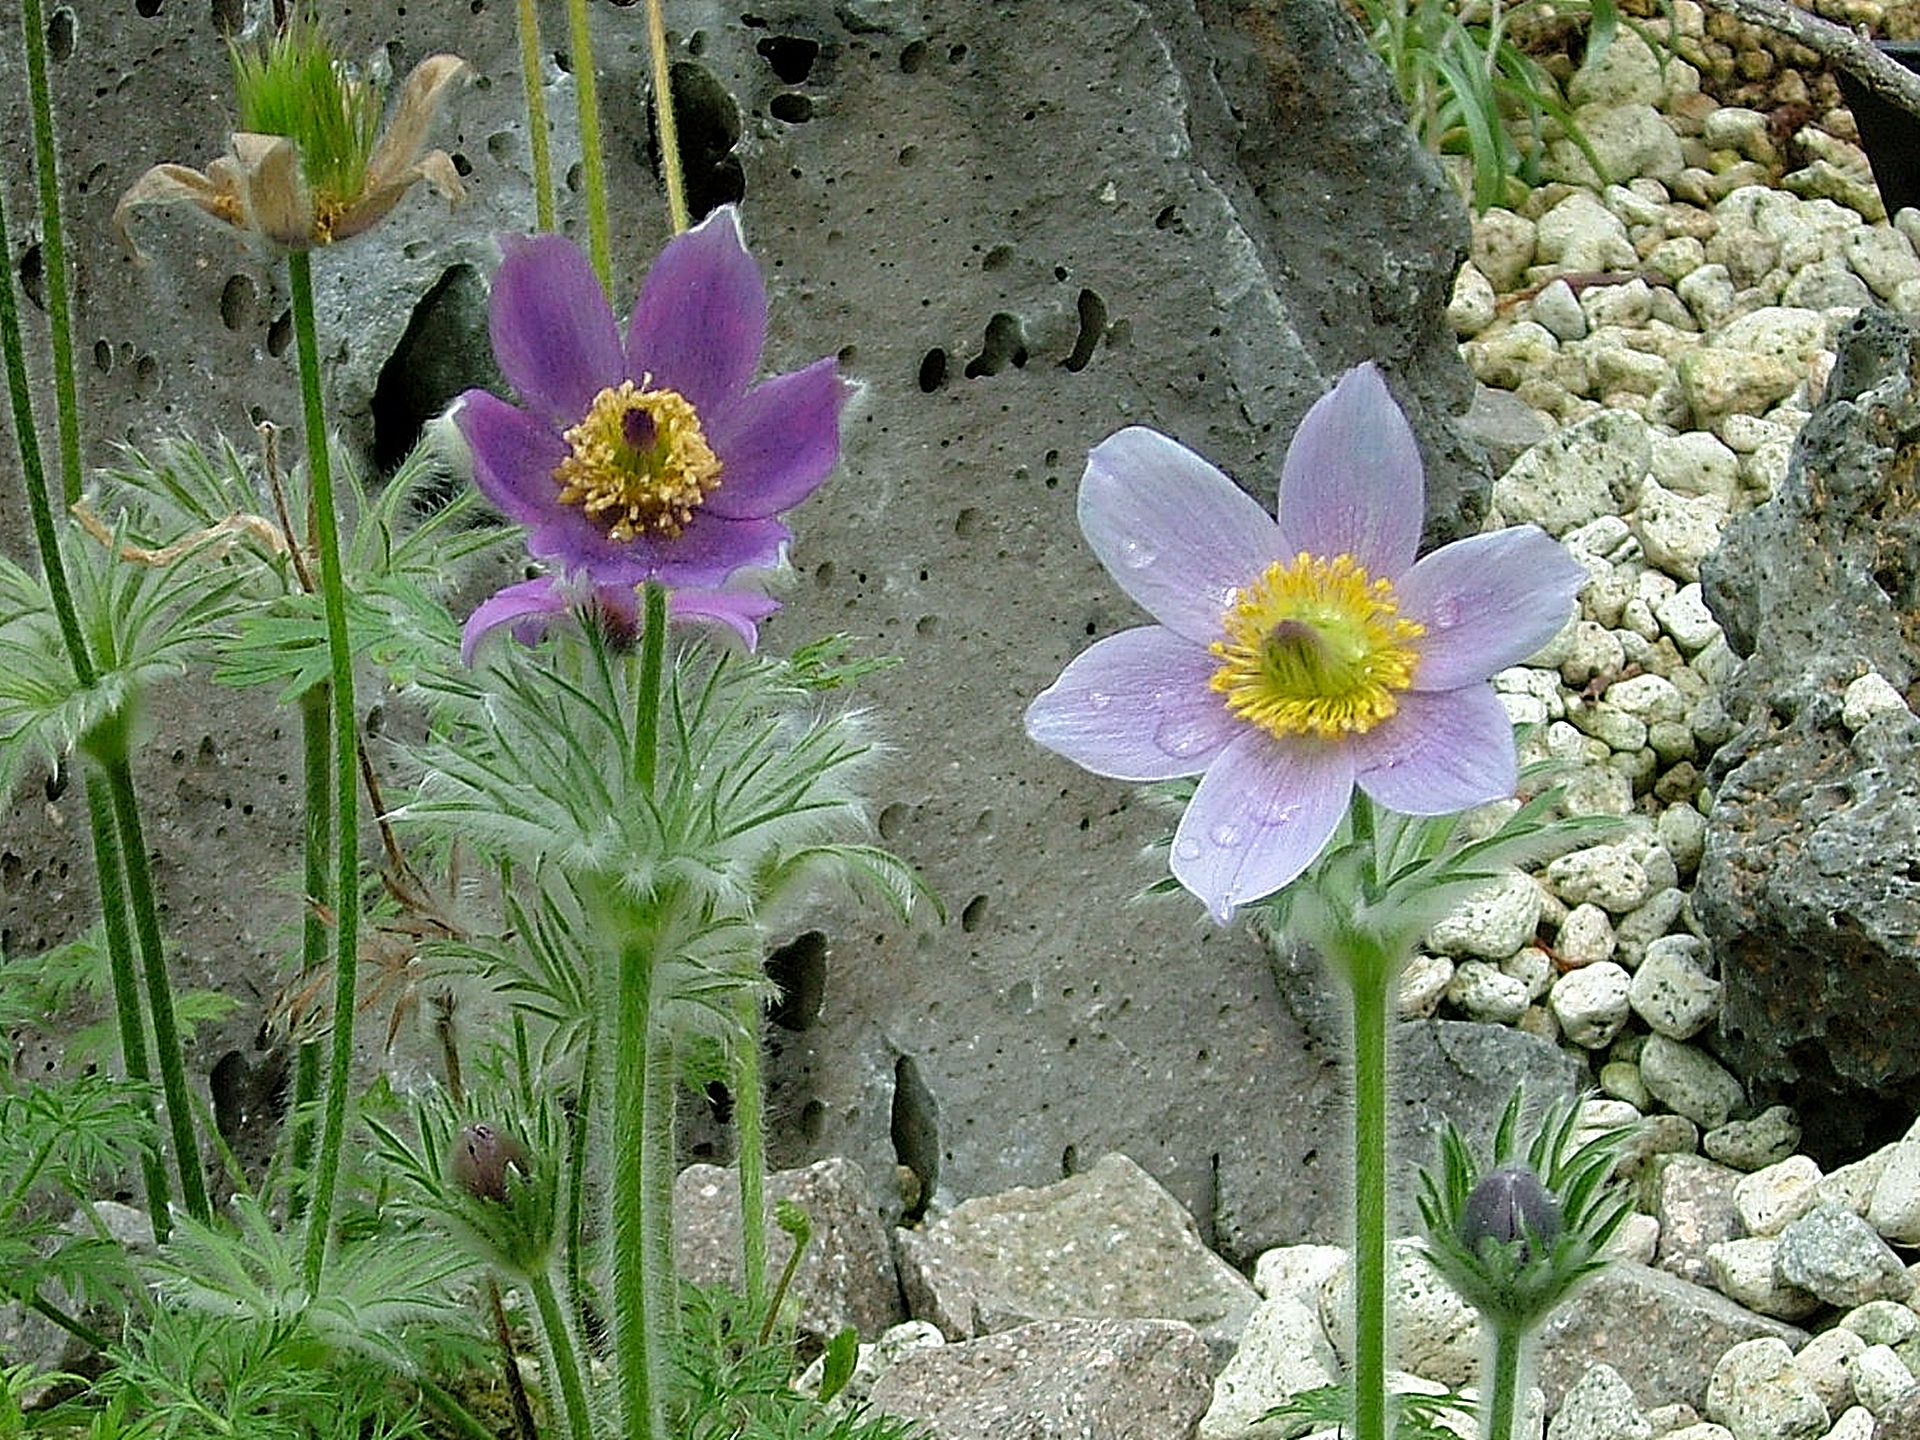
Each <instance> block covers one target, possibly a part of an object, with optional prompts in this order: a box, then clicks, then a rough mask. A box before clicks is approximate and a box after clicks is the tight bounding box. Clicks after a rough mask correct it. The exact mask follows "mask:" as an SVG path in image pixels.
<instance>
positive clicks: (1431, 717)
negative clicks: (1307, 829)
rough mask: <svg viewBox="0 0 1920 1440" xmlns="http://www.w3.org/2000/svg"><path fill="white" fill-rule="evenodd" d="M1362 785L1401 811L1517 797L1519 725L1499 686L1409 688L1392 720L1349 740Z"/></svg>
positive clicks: (1444, 811)
mask: <svg viewBox="0 0 1920 1440" xmlns="http://www.w3.org/2000/svg"><path fill="white" fill-rule="evenodd" d="M1349 743H1350V745H1351V746H1352V749H1353V757H1354V764H1355V765H1356V766H1357V767H1358V768H1359V780H1360V788H1361V789H1362V790H1365V791H1366V792H1367V794H1369V795H1371V796H1372V797H1373V798H1374V799H1375V800H1378V801H1379V802H1380V803H1381V804H1382V805H1384V806H1386V807H1387V808H1388V809H1389V810H1398V811H1399V812H1400V813H1401V814H1402V815H1449V814H1452V813H1453V812H1454V811H1456V810H1470V809H1472V808H1473V807H1474V806H1475V805H1484V804H1486V803H1487V802H1488V801H1489V800H1500V799H1504V798H1505V797H1506V796H1509V795H1511V794H1513V792H1514V789H1515V787H1516V786H1517V785H1518V784H1519V782H1520V776H1519V762H1518V760H1517V759H1516V758H1515V755H1514V749H1513V722H1512V721H1511V720H1509V719H1508V718H1507V712H1506V707H1504V706H1503V705H1501V703H1500V698H1499V696H1497V695H1495V694H1494V693H1493V686H1491V685H1488V684H1486V683H1484V682H1482V683H1481V684H1478V685H1466V686H1462V687H1461V688H1460V689H1458V690H1408V691H1404V692H1402V694H1401V696H1400V709H1399V711H1398V713H1396V714H1395V715H1394V717H1393V718H1392V719H1391V720H1387V721H1385V722H1383V723H1382V724H1380V725H1377V726H1375V727H1374V728H1373V729H1371V730H1369V731H1368V732H1367V733H1366V734H1364V735H1360V736H1356V737H1355V738H1354V739H1353V740H1352V741H1350V742H1349Z"/></svg>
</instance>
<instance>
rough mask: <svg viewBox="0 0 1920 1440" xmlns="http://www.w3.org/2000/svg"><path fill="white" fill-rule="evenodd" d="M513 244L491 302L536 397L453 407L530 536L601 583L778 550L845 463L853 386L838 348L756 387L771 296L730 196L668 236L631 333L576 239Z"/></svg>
mask: <svg viewBox="0 0 1920 1440" xmlns="http://www.w3.org/2000/svg"><path fill="white" fill-rule="evenodd" d="M501 248H502V250H503V251H504V252H505V258H504V259H503V260H502V262H501V265H500V270H499V273H498V274H497V275H496V276H495V277H494V282H493V292H492V297H491V300H490V302H489V307H488V315H489V321H490V328H491V331H492V336H493V353H494V358H495V359H496V360H497V361H498V362H499V365H500V370H501V373H502V374H503V375H504V376H505V377H506V379H507V381H508V383H509V384H510V385H512V387H513V389H514V391H515V392H516V393H517V394H518V395H519V397H520V404H519V405H511V404H509V403H508V402H506V401H505V400H502V399H500V398H499V397H498V396H495V395H491V394H489V393H487V392H486V391H484V390H469V391H467V392H466V393H465V394H463V395H462V396H461V397H460V399H459V401H458V402H457V403H456V405H455V408H454V412H453V419H454V423H455V424H456V425H458V426H459V428H460V432H461V434H462V435H463V436H464V437H465V439H466V442H467V445H468V448H469V449H470V451H471V453H472V456H473V468H474V480H475V483H476V484H478V485H479V487H480V489H481V491H482V493H484V494H485V495H486V496H487V498H488V499H489V500H491V501H492V502H493V503H494V504H495V505H496V506H498V507H499V508H500V510H501V511H502V512H503V513H504V514H506V515H507V516H508V517H509V518H510V519H512V520H515V521H517V522H519V523H520V524H522V525H525V526H526V527H527V532H528V533H527V548H528V549H529V550H531V551H532V552H533V554H534V555H535V556H537V557H538V558H540V559H542V560H545V561H547V562H549V563H550V564H551V565H552V566H553V567H554V569H555V570H556V571H557V572H559V574H560V576H562V577H564V578H565V579H566V580H567V581H568V582H569V584H572V583H574V582H577V581H579V580H580V579H581V578H582V577H584V578H585V580H586V581H587V582H588V583H589V584H590V586H591V587H592V588H593V589H594V590H596V591H599V590H603V589H611V588H623V589H626V590H632V589H633V588H634V587H635V586H638V585H641V584H644V583H645V582H647V581H649V580H654V581H658V582H660V583H661V584H663V585H666V586H668V587H670V588H672V589H675V590H678V589H680V588H682V587H690V588H692V589H695V590H716V589H719V588H720V587H722V586H724V585H725V584H726V582H727V581H728V579H729V577H731V576H732V575H733V574H734V573H735V572H736V571H738V570H741V569H744V568H749V567H762V566H767V565H771V564H773V563H774V562H775V561H777V560H778V559H779V557H780V553H781V550H782V548H783V547H784V546H785V544H786V542H787V541H788V539H789V538H791V532H790V531H789V530H788V529H787V527H786V526H785V525H784V524H782V523H781V522H780V521H779V519H777V518H776V517H777V516H778V515H779V514H780V513H781V512H782V511H785V510H789V509H791V508H792V507H793V506H795V505H797V504H799V503H800V501H802V500H804V499H805V498H806V497H807V496H808V495H810V494H811V493H812V492H813V490H814V489H815V487H817V486H818V485H819V484H820V482H821V481H822V480H824V479H825V478H826V476H827V472H828V471H830V470H831V469H832V468H833V466H834V463H835V462H836V461H837V460H838V459H839V456H840V407H841V405H842V404H843V403H844V401H845V399H846V396H847V393H848V387H847V386H846V385H845V384H844V383H843V382H842V381H841V380H840V378H839V375H838V374H837V373H836V367H835V361H834V359H833V357H831V356H828V357H826V358H825V359H822V360H818V361H816V362H814V363H813V364H812V365H809V366H807V367H806V368H805V369H803V370H797V371H794V372H792V373H790V374H785V375H776V376H774V377H772V378H771V379H768V380H763V381H761V382H760V383H758V384H754V383H752V382H753V379H754V375H755V373H756V372H757V371H758V370H759V368H760V353H761V349H762V347H763V346H764V344H765V342H766V334H767V295H766V287H765V285H764V283H763V282H762V280H761V277H760V267H759V265H758V264H757V263H755V261H754V259H753V257H752V256H751V255H749V254H748V253H747V248H746V243H745V241H744V240H743V238H742V236H741V233H740V222H739V218H738V217H737V215H736V214H735V212H734V210H733V209H732V207H730V206H729V207H723V208H722V209H719V210H716V211H714V213H713V214H711V215H710V216H708V217H707V218H706V219H705V220H704V221H702V222H701V223H700V224H699V225H697V226H695V227H694V228H693V229H691V230H689V231H687V232H685V233H684V234H681V235H677V236H675V237H674V238H673V239H672V240H670V241H668V242H667V245H666V248H665V249H663V250H662V251H661V252H660V255H659V258H658V259H656V260H655V261H654V263H653V268H652V269H651V270H650V271H649V272H648V273H647V279H646V283H645V285H643V286H642V287H641V291H640V298H639V300H638V302H637V303H636V304H635V306H634V309H633V316H632V319H631V320H630V321H629V322H628V324H627V329H626V334H625V336H624V337H623V336H622V335H621V332H620V328H619V325H618V323H617V322H616V321H615V319H614V314H613V310H612V308H611V307H610V306H609V305H608V303H607V299H606V295H605V293H604V292H603V291H602V290H601V288H600V282H599V281H598V280H597V279H596V278H595V276H594V273H593V268H592V266H591V265H590V264H589V263H588V261H587V258H586V256H585V255H584V254H582V253H581V250H580V248H579V246H577V245H575V244H574V243H573V242H572V241H571V240H568V239H565V238H564V237H562V236H559V235H536V236H533V237H532V238H530V239H523V238H519V237H513V236H509V237H505V238H503V239H502V241H501ZM511 588H512V589H515V590H518V589H520V588H521V587H511ZM496 598H498V597H496ZM521 600H522V601H526V602H527V603H531V601H530V598H529V597H528V596H524V595H523V596H522V597H521ZM489 603H491V602H489ZM521 613H522V614H531V613H533V611H531V610H528V611H523V612H521ZM762 613H763V614H764V613H766V612H764V611H763V612H762ZM496 623H504V620H503V621H502V622H496Z"/></svg>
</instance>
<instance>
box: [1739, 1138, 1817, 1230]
mask: <svg viewBox="0 0 1920 1440" xmlns="http://www.w3.org/2000/svg"><path fill="white" fill-rule="evenodd" d="M1819 1180H1820V1166H1819V1165H1818V1164H1817V1163H1815V1162H1814V1161H1813V1160H1812V1159H1811V1158H1809V1157H1808V1156H1805V1155H1790V1156H1788V1157H1787V1158H1786V1159H1785V1160H1782V1161H1780V1162H1779V1163H1778V1164H1775V1165H1769V1166H1767V1167H1766V1168H1765V1169H1762V1170H1755V1171H1754V1172H1753V1173H1752V1174H1751V1175H1743V1176H1741V1177H1740V1179H1739V1180H1737V1181H1736V1182H1734V1187H1733V1206H1734V1209H1735V1210H1736V1211H1738V1212H1739V1215H1740V1224H1741V1225H1742V1226H1743V1227H1744V1228H1745V1229H1746V1232H1747V1233H1748V1234H1749V1235H1760V1236H1774V1235H1778V1234H1779V1233H1780V1232H1781V1231H1782V1230H1784V1229H1785V1228H1786V1227H1787V1226H1788V1225H1789V1224H1790V1223H1792V1222H1793V1221H1795V1220H1798V1219H1799V1218H1800V1217H1801V1216H1802V1215H1804V1214H1806V1213H1807V1211H1809V1210H1811V1209H1812V1208H1813V1204H1814V1201H1813V1187H1814V1186H1815V1185H1816V1184H1818V1183H1819Z"/></svg>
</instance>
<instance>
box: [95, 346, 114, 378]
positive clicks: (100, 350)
mask: <svg viewBox="0 0 1920 1440" xmlns="http://www.w3.org/2000/svg"><path fill="white" fill-rule="evenodd" d="M93 368H94V369H96V370H98V371H99V372H100V373H101V374H102V375H111V374H112V373H113V346H111V345H109V344H108V343H107V342H106V341H104V340H96V341H94V342H93Z"/></svg>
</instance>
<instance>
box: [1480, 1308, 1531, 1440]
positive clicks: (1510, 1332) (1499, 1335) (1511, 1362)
mask: <svg viewBox="0 0 1920 1440" xmlns="http://www.w3.org/2000/svg"><path fill="white" fill-rule="evenodd" d="M1491 1328H1492V1330H1493V1377H1492V1383H1491V1385H1490V1386H1487V1387H1484V1388H1485V1389H1486V1392H1487V1430H1486V1436H1487V1440H1513V1421H1514V1416H1515V1414H1516V1413H1517V1411H1518V1409H1519V1399H1520V1349H1521V1346H1522V1345H1523V1344H1524V1343H1525V1341H1526V1338H1527V1336H1526V1330H1525V1328H1524V1327H1523V1326H1519V1325H1503V1324H1493V1325H1492V1327H1491Z"/></svg>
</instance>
